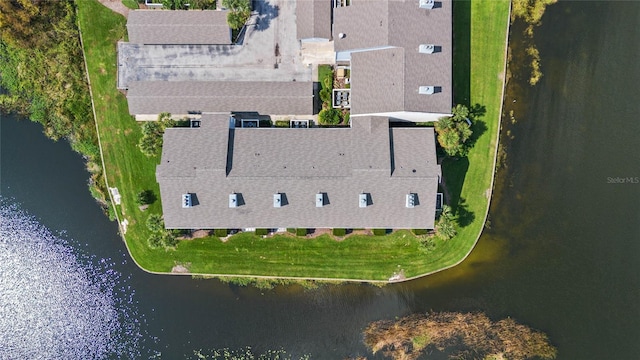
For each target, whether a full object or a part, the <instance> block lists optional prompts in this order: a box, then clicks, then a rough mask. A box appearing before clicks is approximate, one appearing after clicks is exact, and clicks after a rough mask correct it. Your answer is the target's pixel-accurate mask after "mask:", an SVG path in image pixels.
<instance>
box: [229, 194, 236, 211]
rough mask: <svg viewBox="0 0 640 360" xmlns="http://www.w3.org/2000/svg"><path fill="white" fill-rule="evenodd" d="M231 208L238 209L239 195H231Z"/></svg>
mask: <svg viewBox="0 0 640 360" xmlns="http://www.w3.org/2000/svg"><path fill="white" fill-rule="evenodd" d="M229 207H230V208H236V207H238V194H236V193H232V194H229Z"/></svg>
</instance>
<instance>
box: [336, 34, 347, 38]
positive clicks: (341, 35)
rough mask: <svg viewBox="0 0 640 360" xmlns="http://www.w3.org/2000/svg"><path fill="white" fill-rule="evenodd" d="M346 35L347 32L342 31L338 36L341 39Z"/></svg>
mask: <svg viewBox="0 0 640 360" xmlns="http://www.w3.org/2000/svg"><path fill="white" fill-rule="evenodd" d="M345 36H347V34H345V33H340V34H338V37H339V38H340V39H344V37H345Z"/></svg>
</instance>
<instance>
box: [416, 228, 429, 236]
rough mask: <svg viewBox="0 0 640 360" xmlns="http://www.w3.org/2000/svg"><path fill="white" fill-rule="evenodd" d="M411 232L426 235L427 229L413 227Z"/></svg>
mask: <svg viewBox="0 0 640 360" xmlns="http://www.w3.org/2000/svg"><path fill="white" fill-rule="evenodd" d="M413 233H414V234H416V235H427V234H428V233H429V230H427V229H413Z"/></svg>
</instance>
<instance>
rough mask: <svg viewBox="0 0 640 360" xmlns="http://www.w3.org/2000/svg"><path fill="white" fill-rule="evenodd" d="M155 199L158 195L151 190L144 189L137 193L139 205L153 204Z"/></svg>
mask: <svg viewBox="0 0 640 360" xmlns="http://www.w3.org/2000/svg"><path fill="white" fill-rule="evenodd" d="M155 200H156V197H155V195H154V194H153V191H151V190H142V191H140V192H139V193H137V194H136V204H138V205H149V204H153V202H154V201H155Z"/></svg>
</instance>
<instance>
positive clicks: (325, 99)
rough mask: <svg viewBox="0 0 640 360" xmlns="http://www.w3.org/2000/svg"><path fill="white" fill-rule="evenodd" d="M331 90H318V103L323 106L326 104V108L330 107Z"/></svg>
mask: <svg viewBox="0 0 640 360" xmlns="http://www.w3.org/2000/svg"><path fill="white" fill-rule="evenodd" d="M331 93H332V91H331V89H329V88H323V89H322V90H320V93H319V95H320V101H322V103H323V104H327V107H329V106H331Z"/></svg>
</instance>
